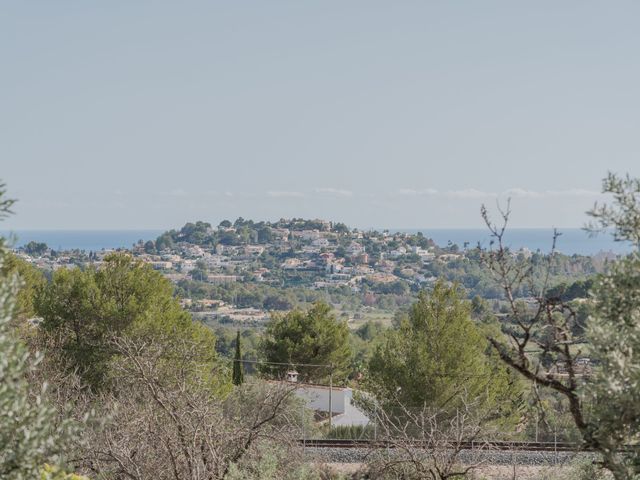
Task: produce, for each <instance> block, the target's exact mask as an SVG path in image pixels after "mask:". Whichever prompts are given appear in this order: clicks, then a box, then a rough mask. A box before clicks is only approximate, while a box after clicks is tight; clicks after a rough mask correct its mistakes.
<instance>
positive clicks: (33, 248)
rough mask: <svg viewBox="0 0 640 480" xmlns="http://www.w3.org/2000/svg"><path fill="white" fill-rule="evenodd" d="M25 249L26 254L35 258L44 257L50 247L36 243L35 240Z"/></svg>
mask: <svg viewBox="0 0 640 480" xmlns="http://www.w3.org/2000/svg"><path fill="white" fill-rule="evenodd" d="M23 248H24V251H25V252H26V253H28V254H29V255H33V256H35V257H40V256H42V255H44V254H45V253H46V252H47V250H49V247H48V246H47V244H46V243H44V242H34V241H33V240H32V241H30V242H29V243H27V244H26V245H25V246H24V247H23Z"/></svg>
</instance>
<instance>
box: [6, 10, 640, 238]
mask: <svg viewBox="0 0 640 480" xmlns="http://www.w3.org/2000/svg"><path fill="white" fill-rule="evenodd" d="M639 18H640V3H638V2H624V1H616V2H602V1H598V2H590V1H584V0H580V1H575V2H571V1H562V2H558V1H535V2H514V1H504V2H494V1H482V2H478V1H467V2H463V1H458V2H452V1H441V2H428V1H416V2H409V1H406V2H402V1H401V2H398V1H387V2H375V1H371V0H367V1H363V2H356V1H335V2H330V1H317V2H311V1H300V0H295V1H290V2H285V1H264V0H261V1H256V2H244V1H229V2H225V3H221V2H214V1H211V0H208V1H202V2H200V1H180V2H177V1H167V2H161V1H153V2H151V1H149V2H144V1H130V0H124V1H116V0H110V1H107V2H87V1H81V0H77V1H65V0H56V1H46V0H42V1H19V2H3V3H2V6H1V7H0V60H1V62H2V63H1V66H0V178H2V179H3V180H4V181H5V182H6V183H7V184H8V187H9V189H10V193H11V194H12V196H14V197H18V198H19V200H20V201H19V203H18V205H17V206H16V209H15V210H16V213H17V215H16V216H15V217H14V218H12V219H11V220H9V221H8V222H7V223H6V224H5V225H4V226H3V227H4V228H7V227H9V228H16V229H19V228H45V229H48V228H164V227H173V226H179V225H182V224H183V223H185V222H186V221H190V220H196V219H203V220H208V221H211V222H214V223H217V222H219V221H220V220H222V219H223V218H231V219H233V218H236V217H238V216H243V217H245V218H254V219H278V218H280V217H291V216H302V217H322V218H328V219H335V220H340V221H344V222H347V223H349V224H351V225H353V226H359V227H370V226H375V227H475V226H479V225H480V218H479V214H478V211H479V207H480V205H481V203H483V202H488V203H489V204H491V205H493V204H495V200H496V198H504V197H506V196H511V197H513V209H514V214H513V223H514V225H517V226H544V227H548V226H552V225H553V226H580V225H582V223H583V222H584V220H585V217H584V215H583V212H584V211H585V210H586V209H587V208H589V206H591V204H592V203H593V201H594V200H595V199H596V198H597V192H598V191H599V189H600V179H601V178H602V177H603V176H604V175H605V173H606V171H607V170H613V171H617V172H629V173H631V174H633V175H640V61H639V60H638V55H639V52H640V29H639V28H638V19H639Z"/></svg>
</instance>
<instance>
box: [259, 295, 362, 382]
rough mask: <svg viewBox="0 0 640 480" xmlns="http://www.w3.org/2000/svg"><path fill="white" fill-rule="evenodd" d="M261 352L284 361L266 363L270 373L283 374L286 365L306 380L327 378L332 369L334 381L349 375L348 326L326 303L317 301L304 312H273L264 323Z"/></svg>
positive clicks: (276, 360)
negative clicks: (268, 320)
mask: <svg viewBox="0 0 640 480" xmlns="http://www.w3.org/2000/svg"><path fill="white" fill-rule="evenodd" d="M261 351H262V354H263V357H264V359H265V360H266V361H267V362H275V363H281V364H284V365H282V366H280V365H265V366H264V367H263V372H264V373H267V374H270V375H276V376H279V375H283V374H284V372H285V371H286V370H287V368H288V367H287V365H291V366H292V367H293V368H295V369H296V370H297V371H298V373H299V374H300V377H301V378H302V379H304V380H309V381H326V380H327V379H328V377H329V373H330V371H332V372H333V376H334V381H338V382H343V381H344V380H345V379H346V377H347V375H348V374H349V363H350V360H351V348H350V345H349V329H348V327H347V324H346V322H343V321H339V320H337V319H336V318H335V316H334V315H333V314H332V313H331V308H330V307H329V305H327V304H326V303H316V304H314V305H313V306H312V307H311V308H310V309H309V310H307V311H301V310H293V311H291V312H289V313H287V314H286V315H274V316H273V318H272V320H271V321H270V322H269V324H268V325H267V329H266V332H265V336H264V339H263V342H262V345H261ZM302 364H307V365H317V366H305V365H302Z"/></svg>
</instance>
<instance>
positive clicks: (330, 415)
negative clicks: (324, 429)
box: [329, 364, 333, 433]
mask: <svg viewBox="0 0 640 480" xmlns="http://www.w3.org/2000/svg"><path fill="white" fill-rule="evenodd" d="M332 417H333V364H331V365H329V433H331V424H332V422H333V418H332Z"/></svg>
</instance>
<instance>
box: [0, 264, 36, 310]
mask: <svg viewBox="0 0 640 480" xmlns="http://www.w3.org/2000/svg"><path fill="white" fill-rule="evenodd" d="M13 273H16V274H17V275H18V277H19V278H20V288H19V290H18V294H17V296H16V310H15V313H14V317H15V318H16V319H18V320H27V319H30V318H33V317H35V315H36V311H35V305H34V298H35V296H36V294H37V292H38V291H39V289H40V288H42V286H43V285H44V284H45V277H44V275H43V274H42V272H41V271H40V270H38V269H37V268H36V267H34V266H33V265H31V264H29V263H27V262H26V261H24V260H22V259H21V258H18V257H17V256H16V255H14V254H13V253H10V252H5V257H4V264H3V266H2V270H1V271H0V274H1V275H3V276H8V275H11V274H13Z"/></svg>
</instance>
